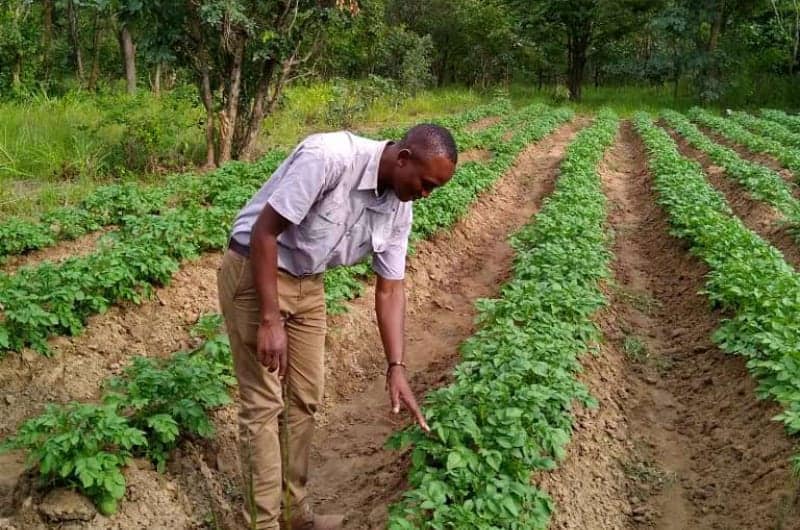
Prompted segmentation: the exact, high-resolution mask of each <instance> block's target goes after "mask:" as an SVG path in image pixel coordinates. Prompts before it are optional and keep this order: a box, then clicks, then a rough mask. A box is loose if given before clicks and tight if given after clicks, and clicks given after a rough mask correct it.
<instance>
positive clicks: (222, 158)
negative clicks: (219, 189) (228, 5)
mask: <svg viewBox="0 0 800 530" xmlns="http://www.w3.org/2000/svg"><path fill="white" fill-rule="evenodd" d="M243 57H244V37H239V39H238V41H237V43H236V47H235V48H234V51H233V62H232V63H231V67H230V71H229V73H228V75H227V78H228V79H230V85H229V86H228V89H227V98H226V100H225V108H224V109H223V110H222V112H220V115H219V161H218V162H219V164H220V165H222V164H224V163H225V162H227V161H229V160H230V159H231V154H232V153H233V138H234V136H235V134H236V127H237V119H238V114H239V94H240V92H241V87H242V59H243Z"/></svg>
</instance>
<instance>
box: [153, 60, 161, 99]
mask: <svg viewBox="0 0 800 530" xmlns="http://www.w3.org/2000/svg"><path fill="white" fill-rule="evenodd" d="M153 94H155V96H156V97H160V96H161V61H158V62H157V63H156V71H155V74H153Z"/></svg>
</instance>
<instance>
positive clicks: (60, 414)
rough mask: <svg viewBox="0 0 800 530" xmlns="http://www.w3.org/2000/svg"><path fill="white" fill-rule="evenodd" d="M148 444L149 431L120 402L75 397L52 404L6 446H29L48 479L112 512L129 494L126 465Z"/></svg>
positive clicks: (30, 456) (32, 458)
mask: <svg viewBox="0 0 800 530" xmlns="http://www.w3.org/2000/svg"><path fill="white" fill-rule="evenodd" d="M145 447H147V439H146V438H145V434H144V432H142V431H141V430H139V429H137V428H135V427H132V426H131V425H130V424H129V423H128V421H127V419H126V418H125V417H124V416H123V415H121V413H120V411H119V409H118V408H117V407H116V406H115V405H103V406H100V405H89V404H81V403H70V404H67V405H62V406H55V405H49V406H48V407H47V409H46V410H45V412H44V413H43V414H41V415H40V416H37V417H35V418H32V419H30V420H28V421H26V422H25V423H24V424H23V425H22V427H20V429H19V431H18V432H17V434H16V435H14V436H13V437H11V438H9V439H7V440H5V441H4V442H3V444H2V446H1V447H0V448H1V449H3V450H8V449H22V450H25V451H26V452H27V463H28V465H29V466H37V467H38V469H39V474H40V475H41V477H42V478H43V479H44V480H45V481H47V482H49V483H51V484H53V485H64V486H68V487H72V488H77V489H80V490H81V491H83V492H84V493H85V494H86V495H87V496H88V497H90V498H91V499H92V500H94V501H95V503H96V504H97V505H98V507H99V508H100V511H102V512H103V513H104V514H106V515H110V514H112V513H114V512H115V511H116V509H117V502H118V501H119V500H120V499H121V498H122V497H123V496H124V495H125V477H123V475H122V468H123V467H124V466H125V465H126V463H127V461H128V459H129V458H130V457H131V456H132V454H133V452H134V451H137V450H140V449H142V448H145Z"/></svg>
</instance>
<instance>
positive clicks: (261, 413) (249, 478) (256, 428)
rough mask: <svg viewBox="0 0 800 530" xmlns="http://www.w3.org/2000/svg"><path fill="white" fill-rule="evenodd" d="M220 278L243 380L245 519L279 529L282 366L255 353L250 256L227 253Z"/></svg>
mask: <svg viewBox="0 0 800 530" xmlns="http://www.w3.org/2000/svg"><path fill="white" fill-rule="evenodd" d="M217 281H218V287H219V301H220V306H221V308H222V313H223V315H224V316H225V324H226V327H227V330H228V336H229V338H230V343H231V352H232V355H233V364H234V369H235V371H236V378H237V380H238V382H239V398H240V402H239V458H240V463H241V470H242V478H243V482H244V496H245V508H244V512H245V519H246V520H247V521H248V525H249V527H250V528H256V529H259V530H261V529H268V530H273V529H277V528H278V519H279V516H280V504H281V457H280V441H279V438H278V415H279V414H280V412H281V410H282V409H283V399H282V396H281V385H280V382H279V380H278V374H277V371H276V372H272V373H270V372H269V371H267V369H266V368H264V367H263V366H262V365H261V363H259V361H258V359H257V358H256V355H255V352H256V337H257V333H258V326H259V323H260V321H261V313H260V310H259V304H258V298H257V297H256V292H255V289H254V285H253V280H252V273H251V269H250V261H249V260H248V259H247V258H244V257H242V256H239V255H238V254H236V253H233V252H231V251H228V252H226V253H225V255H224V256H223V259H222V266H221V267H220V270H219V273H218V278H217ZM282 287H284V288H286V287H287V286H282ZM279 297H280V295H279Z"/></svg>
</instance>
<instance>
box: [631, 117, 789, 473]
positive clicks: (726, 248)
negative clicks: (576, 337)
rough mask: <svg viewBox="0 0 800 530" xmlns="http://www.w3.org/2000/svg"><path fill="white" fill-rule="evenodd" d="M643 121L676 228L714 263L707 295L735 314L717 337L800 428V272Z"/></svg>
mask: <svg viewBox="0 0 800 530" xmlns="http://www.w3.org/2000/svg"><path fill="white" fill-rule="evenodd" d="M635 126H636V128H637V130H638V131H639V134H640V135H641V136H642V138H643V140H644V143H645V146H646V147H647V150H648V152H649V155H650V156H649V166H650V170H651V171H652V172H653V175H654V178H655V186H656V189H657V191H658V193H659V198H658V202H659V203H660V204H661V205H662V206H663V207H664V208H665V210H666V211H667V213H668V214H669V218H670V222H671V224H672V227H673V233H674V234H675V235H677V236H678V237H681V238H684V239H686V240H687V241H689V242H690V244H691V245H692V252H693V253H694V254H696V255H697V256H698V257H700V258H701V259H702V260H703V261H705V262H706V264H707V265H708V267H709V269H710V272H709V274H708V280H707V282H706V289H705V294H707V295H708V297H709V299H710V300H711V302H712V304H714V305H715V306H719V307H721V308H722V309H723V310H724V311H725V312H726V313H727V314H728V315H730V316H729V317H728V318H726V319H725V320H723V322H722V324H721V326H720V327H719V328H718V329H717V330H716V331H715V332H714V334H713V340H714V342H716V343H717V344H718V345H719V347H720V348H721V349H723V350H724V351H726V352H729V353H733V354H737V355H742V356H744V357H745V358H746V359H747V368H748V369H749V370H750V372H751V373H752V374H753V376H754V377H755V378H756V380H757V381H758V383H759V386H758V390H757V393H758V395H759V397H761V398H767V397H771V398H772V399H774V400H775V401H777V402H778V403H779V404H780V405H781V406H783V407H784V411H783V412H782V413H781V414H779V415H777V416H776V417H775V418H774V419H775V420H777V421H781V422H783V424H784V425H785V426H786V428H787V430H788V431H789V433H791V434H797V433H800V364H798V362H797V351H798V344H800V328H798V326H797V322H796V320H797V317H796V316H797V315H798V314H800V275H798V274H797V273H796V272H795V271H794V270H793V269H792V267H791V266H790V265H789V264H787V263H786V261H785V260H784V259H783V256H782V255H781V253H780V252H779V251H778V250H777V249H775V248H774V247H772V246H770V245H769V244H768V243H766V242H765V241H764V240H763V239H761V238H760V237H759V236H758V235H756V234H755V233H753V232H751V231H750V230H748V229H747V227H746V226H745V225H744V224H743V223H742V221H741V220H740V219H738V218H736V217H734V216H733V215H732V213H731V210H730V207H729V206H728V204H727V203H726V202H725V199H724V198H723V196H722V195H721V194H720V193H719V192H717V191H716V190H714V188H713V187H711V186H710V185H709V184H708V183H707V182H706V180H705V178H704V175H703V172H702V169H701V168H700V166H699V165H698V164H697V163H695V162H693V161H690V160H687V159H686V158H684V157H682V156H681V155H680V154H679V152H678V149H677V147H676V146H675V143H674V142H673V141H672V139H671V138H670V137H669V135H667V133H666V132H664V131H663V130H661V129H659V128H658V127H655V126H654V125H653V123H652V122H651V120H650V118H649V117H648V116H647V115H644V114H640V115H638V116H637V117H636V118H635ZM794 461H795V463H796V462H797V461H798V460H797V457H795V459H794Z"/></svg>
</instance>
